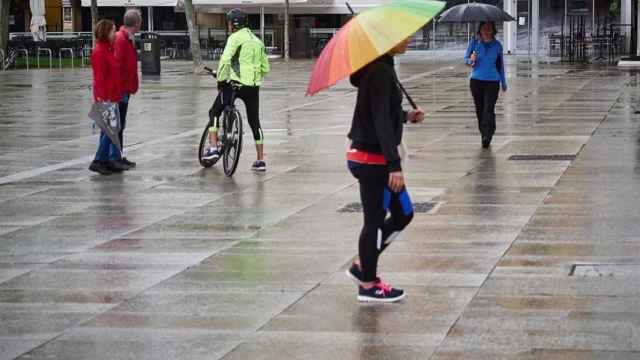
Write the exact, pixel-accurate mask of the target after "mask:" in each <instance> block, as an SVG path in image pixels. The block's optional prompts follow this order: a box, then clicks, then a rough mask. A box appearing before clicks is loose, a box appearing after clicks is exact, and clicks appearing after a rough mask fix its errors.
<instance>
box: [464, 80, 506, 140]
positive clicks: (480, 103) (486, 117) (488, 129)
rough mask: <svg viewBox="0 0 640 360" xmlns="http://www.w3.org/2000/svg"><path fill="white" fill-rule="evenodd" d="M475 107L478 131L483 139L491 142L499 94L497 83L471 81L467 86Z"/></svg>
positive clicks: (494, 130)
mask: <svg viewBox="0 0 640 360" xmlns="http://www.w3.org/2000/svg"><path fill="white" fill-rule="evenodd" d="M469 86H470V88H471V95H473V102H474V103H475V105H476V116H477V117H478V129H479V130H480V134H481V135H482V138H483V139H488V140H491V138H492V137H493V134H494V133H495V132H496V111H495V109H496V102H497V101H498V93H499V92H500V82H499V81H483V80H476V79H471V83H470V84H469Z"/></svg>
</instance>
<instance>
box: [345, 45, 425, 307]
mask: <svg viewBox="0 0 640 360" xmlns="http://www.w3.org/2000/svg"><path fill="white" fill-rule="evenodd" d="M407 46H408V41H405V42H403V43H401V44H400V45H398V46H396V47H395V48H394V49H392V50H391V51H390V52H389V53H388V54H386V55H384V56H382V57H380V58H378V59H377V60H375V61H374V62H372V63H371V64H369V65H367V66H366V67H365V68H364V69H362V70H360V71H359V72H357V73H355V74H354V75H352V76H351V83H352V84H353V85H354V86H357V87H358V99H357V103H356V108H355V113H354V116H353V122H352V124H351V131H349V135H348V136H349V139H351V148H350V150H349V151H348V153H347V164H348V166H349V170H350V171H351V173H352V174H353V176H354V177H356V178H357V179H358V183H359V185H360V199H361V202H362V209H363V213H364V225H363V227H362V231H361V233H360V239H359V245H358V247H359V259H358V260H356V261H354V263H353V264H352V266H351V268H350V269H349V270H347V275H349V276H350V277H352V278H353V279H354V280H356V281H357V283H358V286H359V287H358V300H359V301H366V302H396V301H399V300H402V299H403V298H404V296H405V295H404V291H402V290H400V289H394V288H392V287H391V286H389V285H387V284H386V283H384V281H382V279H380V278H379V277H378V275H377V266H378V258H379V256H380V254H381V253H382V252H383V251H384V250H385V248H386V247H387V246H388V245H389V244H390V243H391V242H392V241H393V240H394V239H395V238H396V236H397V235H398V233H399V232H400V231H402V230H403V229H404V228H405V227H406V226H407V225H408V224H409V222H411V219H412V218H413V205H412V204H411V200H410V198H409V193H408V192H407V190H406V188H405V183H404V176H403V174H402V165H401V158H400V154H399V152H398V146H399V145H400V143H401V142H402V128H403V126H404V123H405V122H407V121H410V122H414V123H418V122H421V121H423V120H424V111H423V110H422V109H420V108H418V109H415V110H412V111H410V112H407V111H404V110H403V109H402V92H401V91H400V88H399V86H398V79H397V76H396V72H395V70H394V62H393V56H394V55H398V54H402V53H404V52H405V51H406V49H407ZM387 212H390V213H391V216H390V217H389V218H388V219H387Z"/></svg>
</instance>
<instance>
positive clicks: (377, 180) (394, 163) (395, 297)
mask: <svg viewBox="0 0 640 360" xmlns="http://www.w3.org/2000/svg"><path fill="white" fill-rule="evenodd" d="M443 6H444V3H443V2H439V1H426V0H423V1H417V0H395V1H392V2H390V3H388V4H386V5H383V6H380V7H377V8H374V9H371V10H368V11H365V12H364V13H362V14H360V15H358V16H357V17H355V18H353V19H351V20H350V21H349V22H348V23H347V24H346V25H345V26H344V27H343V28H342V29H341V30H340V31H339V32H338V33H337V34H336V36H335V37H334V38H333V39H332V40H331V41H330V42H329V43H328V44H327V46H326V47H325V49H324V50H323V52H322V54H320V58H319V59H318V62H317V63H316V65H315V68H314V71H313V73H312V75H311V81H310V83H309V87H308V90H307V93H308V94H314V93H316V92H318V91H320V90H322V89H323V88H326V87H329V86H331V85H333V84H335V83H336V82H337V81H338V80H340V79H343V78H345V77H346V76H349V75H350V80H351V83H352V84H353V85H354V86H355V87H357V88H358V95H357V103H356V108H355V112H354V116H353V121H352V124H351V130H350V131H349V134H348V137H349V139H350V140H351V144H350V148H349V150H348V152H347V164H348V167H349V170H350V171H351V173H352V174H353V176H354V177H355V178H357V179H358V182H359V185H360V199H361V202H362V209H363V213H364V225H363V227H362V231H361V232H360V238H359V244H358V250H359V251H358V252H359V257H358V258H357V259H356V260H355V261H354V262H353V264H352V266H351V268H350V269H349V270H347V275H349V276H350V277H351V278H352V279H354V280H355V281H356V283H357V284H358V300H359V301H362V302H397V301H400V300H402V299H403V298H404V297H405V293H404V291H403V290H400V289H396V288H393V287H391V286H390V285H388V284H386V283H385V282H384V281H383V280H382V279H381V278H380V277H379V276H378V274H377V267H378V259H379V257H380V254H381V253H382V252H383V251H384V250H385V249H386V248H387V247H388V246H389V244H391V242H392V241H393V240H394V239H395V238H396V237H397V235H398V233H399V232H400V231H402V230H403V229H404V228H405V227H406V226H407V225H408V224H409V223H410V222H411V220H412V218H413V205H412V203H411V199H410V197H409V193H408V192H407V189H406V186H405V181H404V176H403V173H402V165H401V158H400V155H399V151H398V146H399V145H400V143H401V141H402V129H403V125H404V123H406V122H413V123H419V122H422V121H423V120H424V111H423V110H422V109H421V108H419V107H417V106H416V105H415V103H414V102H413V101H412V100H411V99H410V98H408V100H409V101H410V102H411V104H412V106H413V107H414V108H413V110H411V111H405V110H403V108H402V101H403V92H404V88H403V87H402V85H400V83H399V81H398V78H397V75H396V72H395V69H394V60H393V57H394V56H396V55H400V54H403V53H404V52H405V51H406V50H407V47H408V44H409V37H410V36H411V35H412V34H413V33H414V32H415V31H417V30H418V29H420V28H421V27H422V26H424V25H425V24H426V23H427V22H428V21H429V20H431V19H432V18H433V17H434V16H435V15H436V14H438V13H439V12H440V10H441V9H442V8H443ZM387 212H390V213H391V216H390V217H388V218H387Z"/></svg>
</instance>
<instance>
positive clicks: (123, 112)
mask: <svg viewBox="0 0 640 360" xmlns="http://www.w3.org/2000/svg"><path fill="white" fill-rule="evenodd" d="M118 109H119V110H120V134H118V136H119V137H120V146H122V149H123V150H124V128H125V127H126V125H127V110H129V95H124V96H123V97H122V101H120V102H119V103H118Z"/></svg>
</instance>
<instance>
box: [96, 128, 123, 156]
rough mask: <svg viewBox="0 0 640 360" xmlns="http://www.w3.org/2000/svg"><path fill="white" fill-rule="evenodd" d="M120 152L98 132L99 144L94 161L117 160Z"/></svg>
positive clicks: (105, 136)
mask: <svg viewBox="0 0 640 360" xmlns="http://www.w3.org/2000/svg"><path fill="white" fill-rule="evenodd" d="M119 159H120V151H118V148H116V146H115V145H113V143H112V142H111V139H109V137H108V136H107V135H106V134H105V133H104V131H101V132H100V143H99V144H98V151H97V152H96V161H109V160H119Z"/></svg>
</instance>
